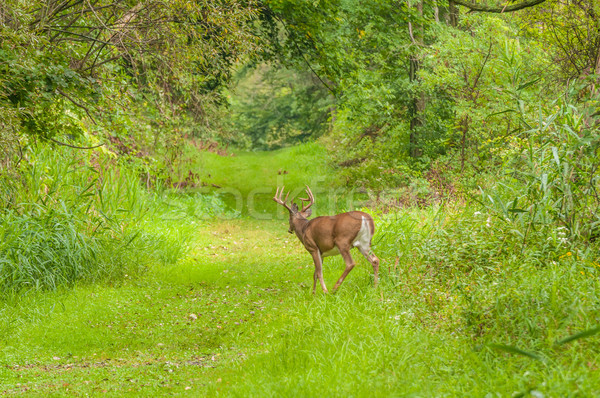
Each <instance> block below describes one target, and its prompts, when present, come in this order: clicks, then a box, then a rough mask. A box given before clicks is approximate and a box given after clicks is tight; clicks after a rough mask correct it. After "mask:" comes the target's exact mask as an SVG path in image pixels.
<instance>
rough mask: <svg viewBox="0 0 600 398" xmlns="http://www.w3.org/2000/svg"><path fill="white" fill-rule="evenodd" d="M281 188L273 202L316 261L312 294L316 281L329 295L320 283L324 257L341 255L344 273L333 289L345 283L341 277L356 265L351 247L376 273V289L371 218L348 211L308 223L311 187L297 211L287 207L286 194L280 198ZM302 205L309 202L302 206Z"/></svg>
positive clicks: (310, 211)
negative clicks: (283, 213)
mask: <svg viewBox="0 0 600 398" xmlns="http://www.w3.org/2000/svg"><path fill="white" fill-rule="evenodd" d="M283 188H284V187H282V188H281V191H280V190H279V188H277V191H276V192H275V197H274V198H273V200H274V201H275V202H277V203H279V204H280V205H282V206H283V207H285V208H286V209H287V210H288V211H289V212H290V229H289V230H288V232H289V233H290V234H291V233H293V232H295V233H296V236H298V239H300V242H302V244H303V245H304V247H305V248H306V250H308V252H309V253H310V254H311V255H312V258H313V261H314V262H315V274H314V282H313V294H314V293H315V290H316V288H317V278H318V279H319V282H321V288H322V289H323V291H324V292H325V293H329V291H328V290H327V286H325V281H323V257H327V256H335V255H337V254H341V256H342V257H343V258H344V262H345V263H346V269H345V270H344V273H343V274H342V276H340V279H338V281H337V283H336V284H335V286H334V287H333V291H336V290H337V288H339V287H340V285H341V284H342V282H344V278H346V276H347V275H348V273H349V272H350V271H352V268H354V265H355V263H354V260H353V259H352V256H351V255H350V249H352V248H353V247H356V248H358V250H359V251H360V252H361V253H362V255H363V256H365V258H366V259H367V260H368V261H369V262H370V263H371V265H372V266H373V271H374V272H375V281H374V286H377V276H378V274H379V259H378V258H377V256H376V255H375V254H373V253H372V252H371V239H372V238H373V234H374V233H375V223H374V222H373V217H371V216H370V215H369V214H367V213H364V212H362V211H350V212H348V213H342V214H338V215H335V216H322V217H317V218H313V219H312V220H308V217H310V215H311V213H312V210H310V207H311V206H312V205H313V204H314V203H315V198H314V197H313V194H312V192H311V191H310V188H309V187H308V186H307V187H306V194H307V195H308V198H306V199H302V198H300V200H301V201H302V202H303V203H302V209H301V210H298V206H297V205H296V204H295V203H291V205H288V204H287V199H288V196H289V194H290V193H289V192H288V193H287V195H285V199H281V197H282V196H283ZM305 202H308V203H307V204H306V205H305V204H304V203H305Z"/></svg>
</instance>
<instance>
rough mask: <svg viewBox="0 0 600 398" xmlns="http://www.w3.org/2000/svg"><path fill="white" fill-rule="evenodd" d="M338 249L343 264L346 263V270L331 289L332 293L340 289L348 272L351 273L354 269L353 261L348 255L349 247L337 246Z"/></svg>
mask: <svg viewBox="0 0 600 398" xmlns="http://www.w3.org/2000/svg"><path fill="white" fill-rule="evenodd" d="M338 249H339V251H340V254H341V255H342V258H343V259H344V262H345V263H346V269H345V270H344V272H343V273H342V276H340V279H338V281H337V283H336V284H335V286H334V287H333V291H334V292H335V291H336V290H337V289H338V288H339V287H340V285H341V284H342V282H344V279H346V276H347V275H348V274H349V273H350V271H352V268H354V265H355V263H354V260H353V259H352V256H351V255H350V246H345V245H344V246H338Z"/></svg>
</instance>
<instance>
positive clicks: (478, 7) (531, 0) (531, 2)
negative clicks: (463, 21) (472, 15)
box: [454, 0, 546, 14]
mask: <svg viewBox="0 0 600 398" xmlns="http://www.w3.org/2000/svg"><path fill="white" fill-rule="evenodd" d="M545 1H546V0H525V1H523V2H522V3H517V4H513V5H510V6H509V5H504V6H502V7H490V6H486V5H483V4H475V3H471V2H468V1H465V0H454V3H456V4H459V5H461V6H463V7H467V8H468V9H469V11H470V12H473V11H476V12H491V13H497V14H501V13H504V12H513V11H518V10H522V9H524V8H529V7H533V6H536V5H538V4H541V3H543V2H545Z"/></svg>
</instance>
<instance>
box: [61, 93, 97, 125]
mask: <svg viewBox="0 0 600 398" xmlns="http://www.w3.org/2000/svg"><path fill="white" fill-rule="evenodd" d="M56 91H58V93H59V94H60V95H62V96H63V97H65V98H66V99H68V100H69V101H71V102H72V103H73V104H75V105H77V106H78V107H80V108H81V109H83V110H84V111H85V113H87V115H88V116H89V117H90V119H92V122H94V124H98V123H96V120H94V118H93V117H92V114H91V113H90V111H89V110H88V108H87V107H86V106H85V105H83V104H81V103H79V102H77V101H76V100H74V99H73V98H72V97H71V96H70V95H69V94H67V93H65V92H64V91H62V90H61V89H59V88H57V89H56Z"/></svg>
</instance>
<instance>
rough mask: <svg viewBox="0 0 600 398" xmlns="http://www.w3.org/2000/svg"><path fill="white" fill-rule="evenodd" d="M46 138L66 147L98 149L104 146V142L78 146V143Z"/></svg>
mask: <svg viewBox="0 0 600 398" xmlns="http://www.w3.org/2000/svg"><path fill="white" fill-rule="evenodd" d="M45 138H46V139H47V140H50V141H52V142H54V143H55V144H57V145H61V146H66V147H69V148H74V149H96V148H100V147H101V146H104V143H102V144H98V145H94V146H77V145H71V144H67V143H64V142H60V141H57V140H55V139H54V138H52V137H45Z"/></svg>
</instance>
